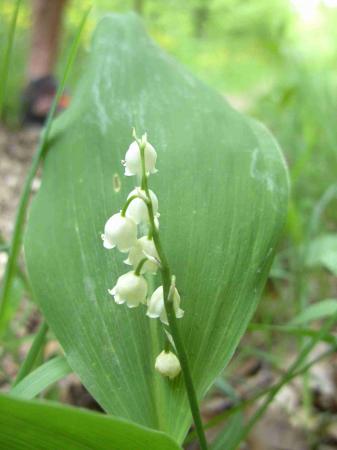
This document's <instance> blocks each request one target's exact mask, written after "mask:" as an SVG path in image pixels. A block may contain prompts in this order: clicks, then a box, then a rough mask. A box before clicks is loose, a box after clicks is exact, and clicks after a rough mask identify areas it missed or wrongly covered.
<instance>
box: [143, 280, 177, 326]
mask: <svg viewBox="0 0 337 450" xmlns="http://www.w3.org/2000/svg"><path fill="white" fill-rule="evenodd" d="M173 309H174V312H175V315H176V318H177V319H181V318H182V317H183V316H184V311H183V310H182V309H181V308H180V295H179V293H178V291H177V289H176V288H174V294H173ZM146 315H147V316H148V317H150V318H151V319H157V318H158V317H159V318H160V320H161V321H162V322H163V323H164V324H165V325H168V320H167V314H166V310H165V304H164V294H163V286H159V288H157V289H156V290H155V291H154V293H153V294H152V295H151V298H150V300H149V302H148V305H147V312H146Z"/></svg>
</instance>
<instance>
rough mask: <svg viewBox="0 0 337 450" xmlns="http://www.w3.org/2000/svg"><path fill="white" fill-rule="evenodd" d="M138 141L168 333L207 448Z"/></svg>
mask: <svg viewBox="0 0 337 450" xmlns="http://www.w3.org/2000/svg"><path fill="white" fill-rule="evenodd" d="M137 142H138V145H139V150H140V154H141V162H142V174H143V176H142V185H141V186H142V189H144V191H145V192H146V196H147V199H148V202H147V208H148V212H149V219H150V225H151V229H152V237H153V242H154V244H155V246H156V250H157V253H158V256H159V259H160V263H161V269H160V270H161V276H162V281H163V292H164V305H165V310H166V314H167V319H168V323H169V328H170V333H171V335H172V338H173V342H174V345H175V348H176V351H177V355H178V359H179V362H180V365H181V371H182V374H183V377H184V382H185V387H186V391H187V397H188V401H189V404H190V409H191V413H192V417H193V420H194V425H195V428H196V432H197V435H198V438H199V442H200V447H201V449H202V450H207V449H208V446H207V441H206V436H205V432H204V428H203V424H202V420H201V415H200V410H199V404H198V399H197V394H196V391H195V388H194V384H193V379H192V374H191V370H190V366H189V362H188V357H187V353H186V350H185V347H184V344H183V340H182V339H181V336H180V332H179V328H178V324H177V318H176V316H175V312H174V307H173V302H172V301H169V293H170V288H171V280H172V277H171V271H170V268H169V264H168V261H167V258H166V255H165V253H164V250H163V247H162V245H161V242H160V238H159V233H158V230H157V228H156V225H155V221H154V213H153V205H152V201H151V197H150V193H149V188H148V184H147V176H146V170H145V157H144V151H145V144H144V143H142V142H139V141H137Z"/></svg>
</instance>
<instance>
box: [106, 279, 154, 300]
mask: <svg viewBox="0 0 337 450" xmlns="http://www.w3.org/2000/svg"><path fill="white" fill-rule="evenodd" d="M108 292H109V294H111V295H113V296H114V300H115V302H116V303H118V304H119V305H120V304H122V303H126V304H127V306H128V307H129V308H135V307H136V306H138V305H139V304H140V303H145V302H146V295H147V283H146V280H145V278H144V277H142V276H141V275H136V274H135V272H134V271H132V272H128V273H125V274H124V275H121V276H120V277H119V278H118V280H117V283H116V285H115V286H114V287H113V288H112V289H109V291H108Z"/></svg>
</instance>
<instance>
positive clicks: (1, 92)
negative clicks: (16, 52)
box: [0, 0, 21, 119]
mask: <svg viewBox="0 0 337 450" xmlns="http://www.w3.org/2000/svg"><path fill="white" fill-rule="evenodd" d="M20 5H21V0H16V3H15V7H14V11H13V15H12V20H11V24H10V27H9V32H8V38H7V45H6V48H5V51H4V56H3V60H2V64H1V73H0V118H1V119H3V118H4V103H5V92H6V87H7V79H8V72H9V66H10V61H11V54H12V48H13V42H14V36H15V29H16V22H17V19H18V15H19V10H20Z"/></svg>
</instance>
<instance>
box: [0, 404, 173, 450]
mask: <svg viewBox="0 0 337 450" xmlns="http://www.w3.org/2000/svg"><path fill="white" fill-rule="evenodd" d="M0 448H2V449H6V450H32V449H34V450H61V449H62V450H74V449H76V450H88V449H99V450H179V448H180V447H179V446H178V445H177V444H176V443H175V442H174V441H173V440H172V439H171V438H170V437H169V436H167V435H165V434H163V433H160V432H158V431H153V430H149V429H146V428H144V427H141V426H139V425H136V424H134V423H130V422H127V421H125V420H121V419H116V418H115V417H111V416H110V417H109V416H105V415H103V414H98V413H93V412H88V411H85V410H83V409H76V408H69V407H64V406H60V405H58V404H56V403H48V402H32V401H26V400H17V399H14V398H11V397H7V396H5V395H0Z"/></svg>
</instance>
